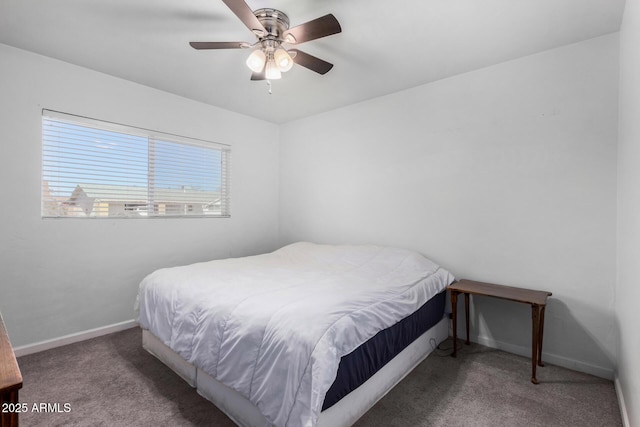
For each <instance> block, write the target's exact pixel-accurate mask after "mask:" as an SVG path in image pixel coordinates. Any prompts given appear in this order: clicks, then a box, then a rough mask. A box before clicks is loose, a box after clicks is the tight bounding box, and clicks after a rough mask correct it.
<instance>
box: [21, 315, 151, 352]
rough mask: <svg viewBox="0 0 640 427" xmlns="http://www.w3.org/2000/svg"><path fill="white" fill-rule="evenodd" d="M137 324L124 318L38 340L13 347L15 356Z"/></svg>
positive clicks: (122, 329)
mask: <svg viewBox="0 0 640 427" xmlns="http://www.w3.org/2000/svg"><path fill="white" fill-rule="evenodd" d="M136 326H138V323H136V321H135V320H133V319H131V320H126V321H124V322H120V323H115V324H113V325H107V326H102V327H100V328H95V329H89V330H88V331H82V332H77V333H75V334H70V335H65V336H62V337H59V338H54V339H50V340H46V341H40V342H37V343H34V344H27V345H23V346H20V347H16V348H14V349H13V352H14V353H15V355H16V357H20V356H26V355H27V354H33V353H39V352H41V351H45V350H49V349H52V348H56V347H62V346H63V345H67V344H73V343H76V342H80V341H84V340H88V339H91V338H96V337H100V336H102V335H107V334H111V333H113V332H119V331H124V330H125V329H130V328H134V327H136Z"/></svg>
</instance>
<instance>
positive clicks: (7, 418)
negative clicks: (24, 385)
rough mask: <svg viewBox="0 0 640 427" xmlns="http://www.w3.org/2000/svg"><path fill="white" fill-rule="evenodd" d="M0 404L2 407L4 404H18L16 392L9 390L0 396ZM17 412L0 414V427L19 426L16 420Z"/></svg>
mask: <svg viewBox="0 0 640 427" xmlns="http://www.w3.org/2000/svg"><path fill="white" fill-rule="evenodd" d="M0 402H1V403H2V406H3V407H4V404H6V403H12V404H18V402H19V400H18V390H11V391H9V392H7V393H5V394H3V395H1V396H0ZM18 414H19V413H18V412H17V411H11V412H1V413H0V426H1V427H5V426H6V427H18V425H19V420H18Z"/></svg>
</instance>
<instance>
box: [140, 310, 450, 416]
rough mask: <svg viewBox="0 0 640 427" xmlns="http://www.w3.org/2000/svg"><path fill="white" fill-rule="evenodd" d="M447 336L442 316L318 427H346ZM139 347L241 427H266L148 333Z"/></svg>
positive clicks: (252, 410)
mask: <svg viewBox="0 0 640 427" xmlns="http://www.w3.org/2000/svg"><path fill="white" fill-rule="evenodd" d="M448 335H449V322H448V317H447V316H445V317H443V318H442V320H440V321H439V322H438V323H436V324H435V325H434V326H433V327H432V328H431V329H429V330H428V331H426V332H425V333H424V334H422V335H421V336H420V337H419V338H418V339H416V340H415V341H414V342H413V343H411V344H410V345H409V346H407V348H405V349H404V350H403V351H402V352H400V353H399V354H398V355H397V356H396V357H394V358H393V359H392V360H391V361H390V362H389V363H387V364H386V365H385V366H384V367H383V368H382V369H380V370H379V371H378V372H377V373H375V374H374V375H373V376H372V377H371V378H369V379H368V380H367V381H366V382H365V383H364V384H362V385H361V386H360V387H358V388H357V389H355V390H353V391H352V392H351V393H349V394H348V395H346V396H345V397H344V398H342V399H341V400H340V401H339V402H338V403H336V404H335V405H333V406H331V407H330V408H328V409H326V410H324V411H322V412H321V413H320V416H319V417H318V422H317V427H347V426H350V425H352V424H353V423H355V422H356V421H357V420H358V419H359V418H360V417H361V416H362V415H364V413H365V412H367V411H368V410H369V409H371V408H372V407H373V405H375V404H376V403H377V402H378V401H379V400H380V399H382V398H383V397H384V396H385V395H386V394H387V393H388V392H389V391H390V390H391V389H392V388H393V387H394V386H395V385H396V384H398V383H399V382H400V381H402V379H403V378H404V377H405V376H407V375H408V374H409V373H410V372H411V371H412V370H413V368H415V367H416V366H417V365H418V364H420V362H422V361H423V360H424V359H425V358H426V357H427V356H428V355H429V354H430V353H431V352H432V351H433V350H435V349H436V347H437V346H438V345H439V344H440V343H441V342H442V341H444V340H445V339H446V338H447V336H448ZM142 347H143V348H144V349H145V350H147V351H148V352H149V353H151V354H152V355H154V356H155V357H157V358H158V359H159V360H160V361H162V362H163V363H164V364H165V365H167V366H168V367H169V368H171V369H172V370H173V371H174V372H175V373H177V374H178V375H179V376H180V377H181V378H182V379H184V380H185V381H186V382H187V383H188V384H189V385H190V386H192V387H194V388H196V389H197V391H198V394H200V395H201V396H203V397H205V398H206V399H208V400H209V401H211V402H213V403H214V404H215V405H216V406H217V407H218V408H219V409H220V410H221V411H222V412H224V413H225V414H226V415H227V416H228V417H229V418H231V419H232V420H233V421H234V422H235V423H236V424H238V425H239V426H242V427H266V426H269V425H270V424H269V422H268V421H267V420H266V419H265V418H264V417H263V416H262V414H261V413H260V411H259V410H258V408H257V407H256V406H255V405H254V404H253V403H251V402H250V401H249V400H248V399H246V398H245V397H244V396H242V395H240V393H238V392H236V391H235V390H233V389H231V388H229V387H227V386H226V385H224V384H222V383H221V382H219V381H217V380H216V379H214V378H213V377H211V376H210V375H208V374H207V373H206V372H204V371H202V370H200V369H198V368H196V367H195V366H193V365H192V364H190V363H188V362H187V361H185V360H184V359H183V358H182V357H180V356H179V355H178V354H176V353H175V352H174V351H173V350H171V349H170V348H169V347H167V346H166V345H165V344H164V343H162V341H160V340H159V339H158V338H157V337H155V336H154V335H153V334H152V333H151V332H149V331H148V330H144V329H143V330H142Z"/></svg>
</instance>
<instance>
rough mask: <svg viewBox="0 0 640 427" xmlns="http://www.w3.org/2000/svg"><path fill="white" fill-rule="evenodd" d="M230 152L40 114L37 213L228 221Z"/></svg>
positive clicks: (65, 116) (186, 140)
mask: <svg viewBox="0 0 640 427" xmlns="http://www.w3.org/2000/svg"><path fill="white" fill-rule="evenodd" d="M230 154H231V151H230V147H229V146H226V145H223V144H216V143H213V142H207V141H201V140H196V139H191V138H185V137H181V136H176V135H168V134H163V133H159V132H155V131H150V130H146V129H140V128H135V127H129V126H123V125H118V124H114V123H108V122H101V121H98V120H93V119H87V118H84V117H78V116H73V115H69V114H63V113H58V112H54V111H48V110H43V113H42V216H43V217H46V218H69V217H73V218H149V217H187V216H197V217H228V216H229V169H230V168H229V162H230Z"/></svg>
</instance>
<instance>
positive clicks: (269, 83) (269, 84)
mask: <svg viewBox="0 0 640 427" xmlns="http://www.w3.org/2000/svg"><path fill="white" fill-rule="evenodd" d="M267 86H269V95H273V92H271V80H267Z"/></svg>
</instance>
